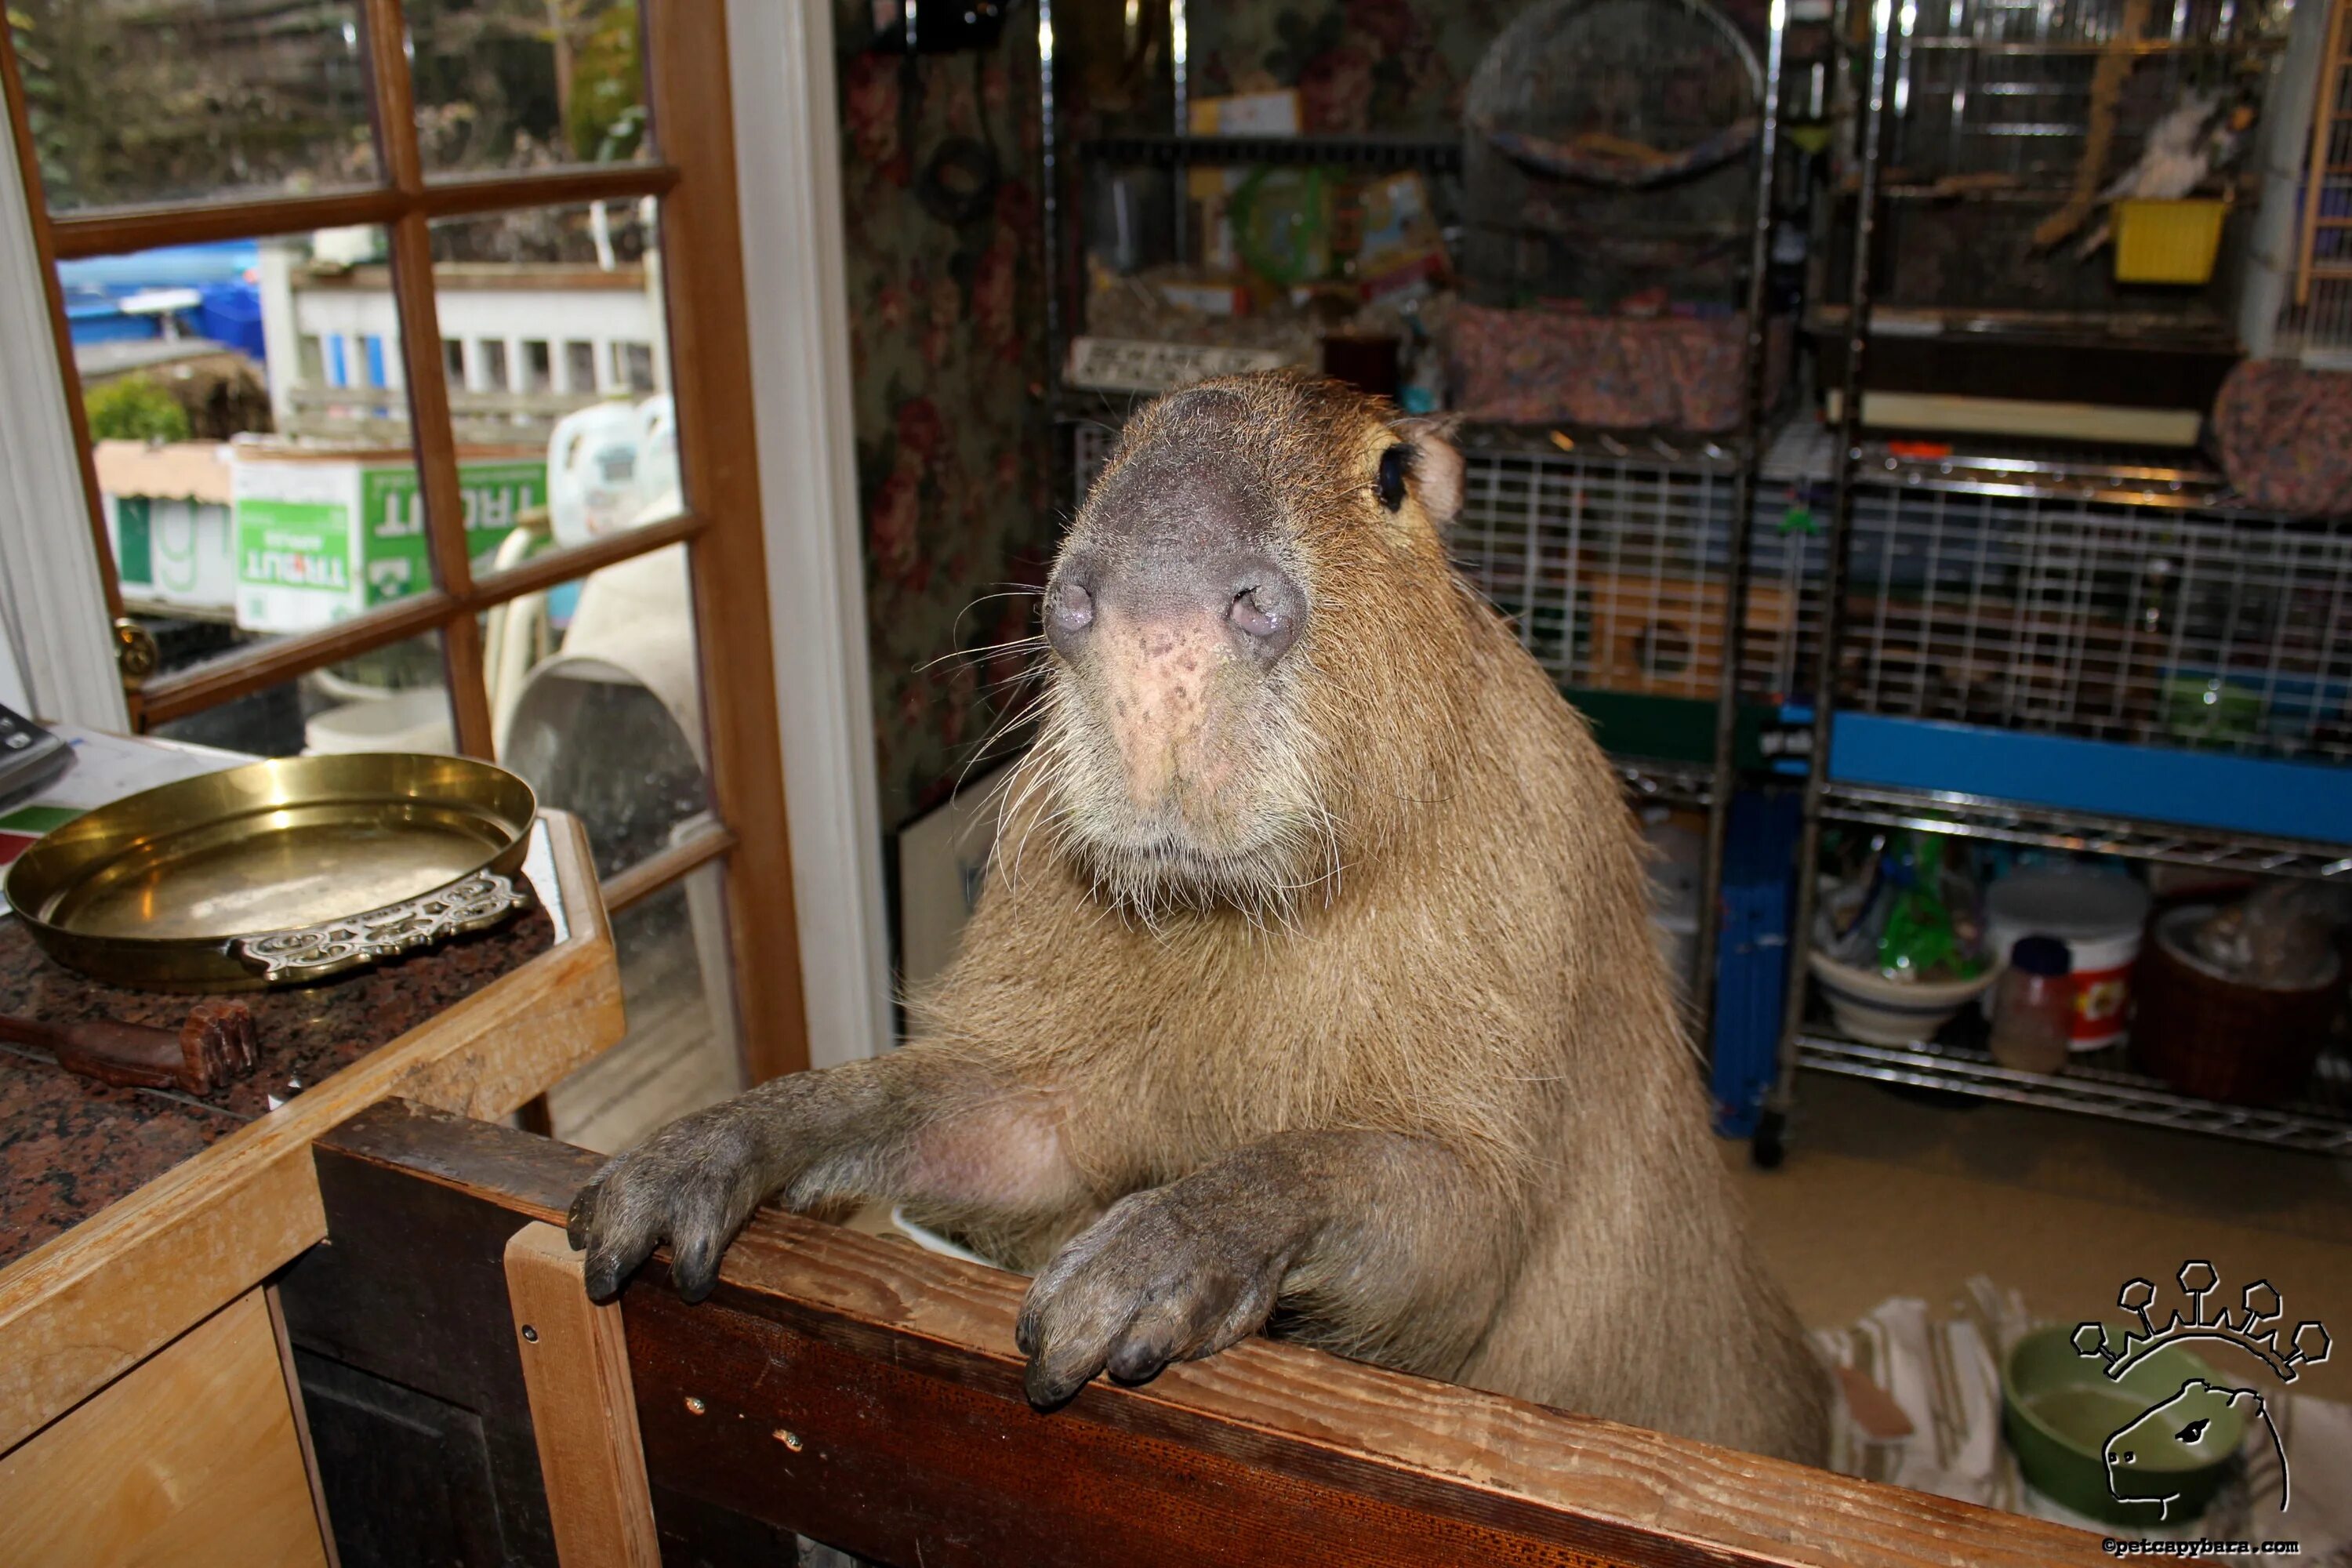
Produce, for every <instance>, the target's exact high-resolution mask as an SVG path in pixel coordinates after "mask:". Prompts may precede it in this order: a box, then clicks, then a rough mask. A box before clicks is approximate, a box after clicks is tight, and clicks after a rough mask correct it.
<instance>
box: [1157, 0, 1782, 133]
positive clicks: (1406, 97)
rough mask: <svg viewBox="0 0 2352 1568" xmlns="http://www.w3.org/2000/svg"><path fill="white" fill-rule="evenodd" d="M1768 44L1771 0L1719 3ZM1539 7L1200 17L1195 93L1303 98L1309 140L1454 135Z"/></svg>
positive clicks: (1279, 7)
mask: <svg viewBox="0 0 2352 1568" xmlns="http://www.w3.org/2000/svg"><path fill="white" fill-rule="evenodd" d="M1717 4H1718V5H1721V7H1722V9H1723V10H1724V11H1726V12H1727V13H1728V14H1729V15H1730V16H1732V17H1733V18H1734V19H1735V20H1737V21H1739V22H1741V23H1743V24H1744V25H1745V26H1747V28H1748V32H1749V33H1750V34H1751V36H1753V37H1758V38H1761V37H1763V35H1764V29H1765V21H1764V18H1765V16H1766V14H1767V11H1768V9H1769V0H1717ZM1526 9H1528V0H1327V3H1326V4H1323V5H1285V4H1281V3H1279V0H1276V3H1274V4H1265V3H1259V4H1241V5H1217V6H1209V5H1195V6H1193V7H1192V8H1191V11H1190V13H1189V15H1190V27H1189V32H1190V37H1191V40H1192V83H1193V84H1194V85H1193V89H1192V90H1194V91H1196V92H1202V93H1210V94H1216V93H1226V92H1249V91H1255V90H1258V89H1266V88H1276V87H1296V88H1297V89H1298V96H1299V110H1300V117H1301V119H1302V120H1303V121H1304V122H1305V125H1306V128H1307V130H1308V131H1309V132H1328V133H1333V134H1339V133H1345V132H1360V131H1371V130H1380V131H1383V132H1408V133H1412V134H1418V135H1443V134H1444V133H1445V132H1449V131H1452V130H1454V129H1455V128H1456V127H1458V126H1459V125H1460V123H1461V120H1462V100H1463V95H1464V94H1465V92H1466V91H1467V90H1468V89H1469V86H1470V78H1471V76H1472V75H1473V74H1474V73H1475V71H1476V70H1477V68H1478V60H1479V57H1481V56H1482V55H1484V54H1485V53H1486V47H1487V46H1488V45H1489V44H1491V43H1493V42H1494V41H1495V37H1496V35H1497V34H1499V33H1500V32H1501V31H1502V30H1503V29H1504V28H1505V27H1507V26H1509V25H1510V24H1511V22H1512V21H1513V20H1514V19H1515V18H1516V17H1517V16H1518V15H1519V13H1520V12H1522V11H1524V10H1526Z"/></svg>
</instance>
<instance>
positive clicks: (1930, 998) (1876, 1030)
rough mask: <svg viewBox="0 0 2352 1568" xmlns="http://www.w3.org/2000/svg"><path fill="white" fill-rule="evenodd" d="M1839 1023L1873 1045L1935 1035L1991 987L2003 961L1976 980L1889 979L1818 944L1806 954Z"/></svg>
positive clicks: (1908, 1042)
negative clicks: (1835, 956)
mask: <svg viewBox="0 0 2352 1568" xmlns="http://www.w3.org/2000/svg"><path fill="white" fill-rule="evenodd" d="M1807 956H1808V957H1809V958H1810V959H1811V963H1812V966H1813V978H1814V979H1816V980H1818V981H1820V982H1821V986H1822V995H1823V996H1824V997H1826V998H1827V999H1828V1001H1829V1005H1830V1016H1832V1017H1833V1018H1835V1019H1836V1020H1837V1026H1838V1027H1839V1028H1840V1029H1842V1030H1843V1031H1844V1032H1845V1033H1846V1034H1848V1035H1850V1036H1852V1037H1853V1038H1855V1039H1857V1040H1862V1041H1865V1042H1867V1043H1868V1044H1871V1045H1874V1046H1907V1045H1911V1044H1913V1043H1915V1042H1916V1041H1919V1040H1924V1039H1927V1038H1928V1037H1930V1036H1932V1035H1934V1034H1935V1032H1936V1031H1937V1029H1940V1028H1942V1027H1943V1026H1944V1025H1945V1024H1946V1023H1947V1022H1948V1020H1949V1019H1950V1018H1951V1016H1952V1015H1953V1014H1955V1013H1957V1012H1958V1011H1959V1010H1960V1009H1961V1008H1963V1007H1965V1006H1967V1005H1969V1003H1971V1002H1973V1001H1975V1000H1976V999H1977V998H1978V997H1979V996H1981V995H1983V994H1985V992H1987V991H1988V990H1990V989H1991V987H1992V983H1993V982H1994V981H1995V980H1997V979H1999V978H2000V966H1999V965H1994V966H1992V967H1990V968H1988V969H1987V970H1986V971H1985V972H1984V973H1982V974H1979V975H1978V976H1976V977H1975V978H1974V979H1971V980H1933V981H1912V982H1905V981H1900V980H1888V979H1886V978H1885V977H1884V976H1883V975H1881V974H1879V973H1877V972H1876V971H1874V970H1868V969H1856V968H1854V967H1853V965H1851V964H1845V963H1839V962H1837V960H1835V959H1833V958H1831V957H1829V956H1828V955H1827V954H1825V953H1823V952H1821V951H1820V950H1819V949H1818V948H1817V949H1815V950H1813V951H1812V952H1811V953H1809V954H1808V955H1807Z"/></svg>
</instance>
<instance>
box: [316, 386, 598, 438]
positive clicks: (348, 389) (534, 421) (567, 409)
mask: <svg viewBox="0 0 2352 1568" xmlns="http://www.w3.org/2000/svg"><path fill="white" fill-rule="evenodd" d="M604 401H606V397H605V395H604V394H602V393H594V392H467V391H465V390H463V389H461V388H458V387H455V386H453V387H451V388H450V389H449V418H450V422H451V424H452V425H453V426H455V428H456V431H457V442H458V444H459V445H460V446H466V445H472V444H481V445H486V446H487V445H499V444H508V443H522V444H528V445H533V446H538V445H544V444H545V442H546V440H547V438H548V437H549V436H550V435H551V434H553V432H554V429H555V422H556V421H557V420H559V419H561V418H562V417H563V416H565V415H567V414H571V413H573V412H575V411H577V410H579V409H582V408H585V407H588V406H589V405H591V404H595V403H601V402H604ZM286 402H287V408H288V411H289V412H288V416H287V418H286V421H285V426H286V427H285V430H284V432H283V434H286V435H289V436H299V437H312V438H316V439H320V440H342V441H354V442H366V443H369V444H372V445H391V446H406V445H407V444H408V438H409V437H408V393H407V390H406V389H405V388H404V387H397V386H311V385H303V386H293V387H289V388H288V389H287V392H286Z"/></svg>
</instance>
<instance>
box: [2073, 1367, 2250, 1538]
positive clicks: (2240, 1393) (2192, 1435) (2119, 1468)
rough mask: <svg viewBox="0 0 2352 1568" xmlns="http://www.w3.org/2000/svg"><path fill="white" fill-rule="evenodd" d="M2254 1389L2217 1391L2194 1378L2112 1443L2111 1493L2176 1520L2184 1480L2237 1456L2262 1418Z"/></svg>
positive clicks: (2109, 1442)
mask: <svg viewBox="0 0 2352 1568" xmlns="http://www.w3.org/2000/svg"><path fill="white" fill-rule="evenodd" d="M2262 1409H2263V1396H2262V1395H2261V1394H2257V1393H2255V1392H2254V1391H2253V1390H2252V1389H2251V1388H2216V1387H2214V1386H2213V1385H2212V1384H2210V1383H2207V1382H2206V1381H2205V1380H2204V1379H2203V1378H2201V1377H2200V1378H2191V1379H2189V1381H2188V1382H2187V1383H2184V1384H2181V1385H2180V1392H2179V1393H2178V1394H2174V1395H2173V1396H2172V1397H2171V1398H2169V1399H2168V1400H2166V1401H2165V1402H2164V1403H2163V1404H2161V1405H2157V1406H2156V1407H2155V1408H2154V1409H2151V1410H2147V1411H2145V1412H2143V1413H2142V1414H2141V1415H2139V1416H2138V1417H2137V1419H2135V1420H2134V1421H2133V1422H2132V1423H2131V1424H2130V1425H2129V1426H2126V1427H2124V1428H2123V1429H2122V1430H2121V1431H2119V1432H2117V1433H2116V1435H2115V1436H2112V1437H2109V1438H2108V1439H2107V1446H2106V1449H2105V1458H2106V1464H2107V1491H2108V1493H2109V1495H2111V1496H2112V1497H2114V1498H2115V1500H2116V1501H2118V1502H2147V1503H2156V1504H2158V1505H2160V1506H2162V1507H2163V1508H2164V1510H2165V1516H2166V1517H2167V1518H2169V1517H2170V1514H2171V1505H2172V1503H2173V1501H2174V1500H2176V1499H2178V1498H2179V1496H2180V1492H2181V1478H2182V1476H2183V1475H2185V1474H2187V1473H2188V1472H2189V1471H2193V1470H2199V1469H2202V1468H2205V1467H2207V1466H2209V1465H2214V1464H2218V1463H2220V1462H2221V1460H2223V1459H2225V1458H2228V1457H2229V1456H2230V1455H2231V1454H2233V1453H2235V1452H2237V1448H2238V1441H2239V1439H2240V1438H2242V1437H2243V1436H2245V1429H2246V1428H2245V1423H2246V1421H2247V1419H2249V1418H2250V1417H2251V1416H2252V1415H2260V1414H2262Z"/></svg>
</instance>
